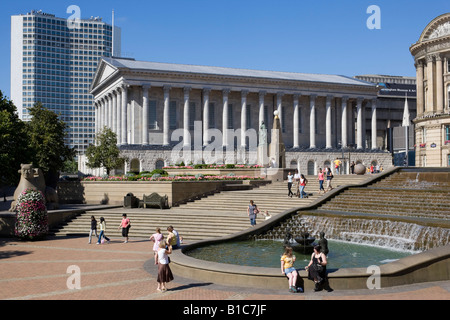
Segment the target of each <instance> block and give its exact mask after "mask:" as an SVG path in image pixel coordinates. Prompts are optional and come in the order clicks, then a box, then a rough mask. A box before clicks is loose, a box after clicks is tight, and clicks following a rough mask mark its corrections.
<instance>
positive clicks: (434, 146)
mask: <svg viewBox="0 0 450 320" xmlns="http://www.w3.org/2000/svg"><path fill="white" fill-rule="evenodd" d="M410 51H411V54H412V55H413V56H414V59H415V66H416V70H417V117H416V119H414V123H415V126H416V166H420V167H449V166H450V13H446V14H443V15H441V16H439V17H437V18H435V19H434V20H433V21H431V22H430V23H429V24H428V26H427V27H426V28H425V30H424V31H423V32H422V34H421V35H420V38H419V40H418V41H417V42H416V43H415V44H413V45H412V46H411V48H410Z"/></svg>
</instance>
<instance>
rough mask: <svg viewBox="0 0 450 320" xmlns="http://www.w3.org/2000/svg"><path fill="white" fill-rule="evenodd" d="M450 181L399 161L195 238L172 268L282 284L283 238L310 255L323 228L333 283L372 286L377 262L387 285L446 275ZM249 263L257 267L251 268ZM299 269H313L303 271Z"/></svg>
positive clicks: (236, 281) (303, 256) (445, 172)
mask: <svg viewBox="0 0 450 320" xmlns="http://www.w3.org/2000/svg"><path fill="white" fill-rule="evenodd" d="M449 181H450V169H441V168H439V169H433V168H431V169H407V170H406V169H401V168H396V169H395V170H392V171H390V172H386V173H384V174H382V175H380V176H379V177H377V179H374V180H371V181H369V182H368V183H365V184H361V185H360V186H345V187H343V188H342V189H341V190H337V191H338V193H334V194H332V195H331V196H330V197H328V198H326V199H323V200H321V201H320V202H317V203H315V204H313V205H311V206H309V207H306V208H300V209H299V208H295V209H292V210H291V211H287V212H285V213H284V214H283V215H280V216H278V217H275V218H273V219H271V220H269V221H268V222H266V223H264V224H262V225H261V227H260V228H257V229H252V230H251V231H245V232H242V233H239V234H236V235H233V236H229V237H226V238H225V239H217V240H213V241H206V242H203V243H197V244H194V245H191V246H190V247H188V248H185V249H183V252H182V254H180V255H179V256H176V259H174V260H176V264H174V268H177V272H178V273H179V274H182V272H186V274H189V275H192V274H193V273H195V274H196V276H198V278H199V279H204V280H205V281H211V278H210V277H211V274H212V272H214V274H215V273H217V272H220V274H221V277H220V279H224V280H223V283H226V284H232V285H242V284H244V283H248V284H249V285H251V286H252V287H255V286H260V287H261V288H267V287H277V288H278V287H279V288H284V287H285V281H286V279H285V277H282V276H279V263H280V260H279V257H280V256H281V253H282V248H283V247H281V246H290V247H292V248H293V250H294V251H295V252H296V253H297V261H299V263H301V262H300V261H304V262H305V263H307V262H308V261H309V258H310V253H311V252H313V248H314V246H315V243H314V242H315V241H316V238H318V237H316V238H314V237H311V236H310V235H319V234H321V239H320V241H319V244H322V243H327V242H326V241H325V239H324V234H323V235H322V233H325V234H326V235H327V238H329V239H330V243H331V246H332V250H331V252H330V254H329V255H328V259H329V260H328V261H329V266H330V268H329V269H328V277H329V279H330V282H332V285H333V288H342V289H349V288H358V289H361V288H367V282H366V281H367V278H368V277H369V276H370V274H369V275H367V274H366V272H367V268H368V267H369V266H373V265H376V266H380V269H381V271H382V274H383V276H382V281H383V286H386V287H389V286H396V285H398V284H399V283H401V284H410V283H417V282H426V281H440V280H448V273H447V272H446V270H448V266H449V264H450V259H449V257H450V210H449V208H450V198H449V197H448V194H449V192H450V182H449ZM283 237H284V240H283ZM196 251H197V252H196ZM201 251H204V252H201ZM198 252H200V254H201V255H203V256H201V255H198V256H197V253H198ZM191 254H192V256H190V255H191ZM308 254H309V257H308ZM193 256H195V257H196V258H192V257H193ZM197 259H202V260H206V261H208V264H206V267H205V264H204V263H199V264H198V263H197V261H198V260H197ZM398 259H400V261H397V260H398ZM272 260H273V261H272ZM243 261H245V264H244V263H243ZM384 264H386V266H385V265H384ZM241 266H243V267H241ZM246 266H252V267H255V268H254V269H251V270H252V271H251V272H249V271H248V270H249V269H248V268H246ZM243 268H246V269H243ZM430 270H433V271H430ZM300 277H303V278H304V277H307V273H306V272H305V271H300ZM218 278H219V277H217V276H215V277H214V279H215V281H217V279H218ZM221 281H222V280H221ZM305 284H306V285H308V284H309V282H305Z"/></svg>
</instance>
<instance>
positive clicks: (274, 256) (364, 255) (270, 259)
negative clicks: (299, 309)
mask: <svg viewBox="0 0 450 320" xmlns="http://www.w3.org/2000/svg"><path fill="white" fill-rule="evenodd" d="M328 248H329V250H330V252H329V254H328V269H340V268H367V267H369V266H372V265H382V264H386V263H389V262H392V261H395V260H398V259H401V258H404V257H407V256H410V255H412V254H414V253H415V252H405V251H395V250H390V249H387V248H381V247H375V246H368V245H361V244H355V243H351V242H345V241H336V240H328ZM283 251H284V249H283V242H282V241H273V240H256V241H253V240H249V241H239V242H229V243H221V244H215V245H211V246H207V247H202V248H196V249H193V250H190V251H189V252H187V253H186V255H188V256H190V257H192V258H196V259H200V260H206V261H212V262H218V263H227V264H235V265H241V266H252V267H266V268H279V267H280V257H281V255H282V254H283ZM295 256H296V258H297V261H296V263H295V267H296V268H297V269H300V268H304V267H305V266H306V265H307V264H308V263H309V261H310V258H311V255H303V254H299V253H295Z"/></svg>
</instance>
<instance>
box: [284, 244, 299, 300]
mask: <svg viewBox="0 0 450 320" xmlns="http://www.w3.org/2000/svg"><path fill="white" fill-rule="evenodd" d="M294 262H295V256H294V255H293V254H292V248H291V247H286V248H285V251H284V254H283V256H282V257H281V273H282V274H284V275H286V277H288V279H289V292H298V291H297V288H296V284H297V277H298V272H297V270H296V269H295V268H294Z"/></svg>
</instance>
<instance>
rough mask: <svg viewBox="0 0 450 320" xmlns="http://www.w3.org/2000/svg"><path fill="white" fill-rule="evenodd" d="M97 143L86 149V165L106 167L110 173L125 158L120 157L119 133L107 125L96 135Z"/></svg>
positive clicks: (120, 164) (123, 161)
mask: <svg viewBox="0 0 450 320" xmlns="http://www.w3.org/2000/svg"><path fill="white" fill-rule="evenodd" d="M96 142H97V144H96V145H92V144H91V145H90V146H89V147H88V148H87V150H86V158H87V163H86V165H87V166H88V167H89V168H92V169H93V168H105V169H106V173H107V174H108V175H109V174H110V172H111V170H113V169H115V168H117V167H119V166H122V165H123V164H124V163H125V160H126V159H125V158H121V157H120V149H119V148H118V147H117V135H116V134H115V133H114V132H113V131H112V130H111V129H109V128H107V127H105V128H104V129H103V130H102V131H101V132H100V133H98V134H97V137H96Z"/></svg>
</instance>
